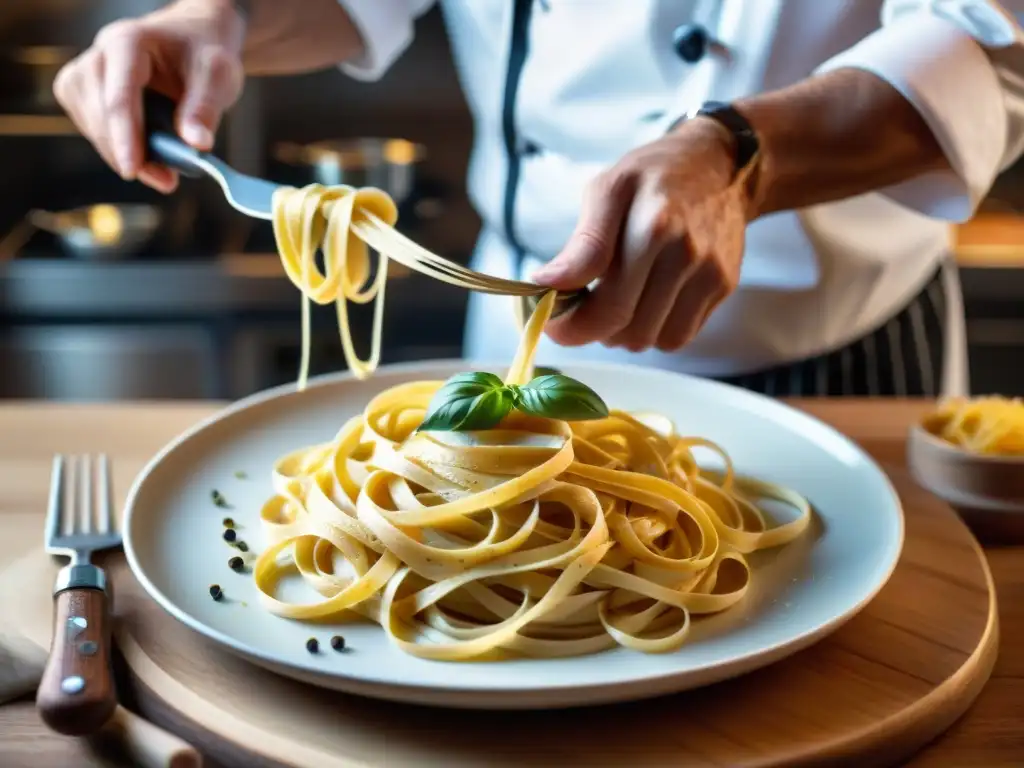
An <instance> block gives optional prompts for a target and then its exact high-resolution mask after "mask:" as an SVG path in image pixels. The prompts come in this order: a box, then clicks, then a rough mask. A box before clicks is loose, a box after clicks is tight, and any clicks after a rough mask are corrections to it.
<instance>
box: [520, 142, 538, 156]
mask: <svg viewBox="0 0 1024 768" xmlns="http://www.w3.org/2000/svg"><path fill="white" fill-rule="evenodd" d="M517 149H518V150H519V155H520V156H521V157H536V156H537V155H539V154H540V153H541V152H543V151H544V150H543V149H542V148H541V146H540V144H538V143H537V142H535V141H530V140H529V139H523V140H521V141H520V142H519V146H518V147H517Z"/></svg>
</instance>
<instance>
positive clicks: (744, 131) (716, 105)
mask: <svg viewBox="0 0 1024 768" xmlns="http://www.w3.org/2000/svg"><path fill="white" fill-rule="evenodd" d="M695 117H706V118H709V119H711V120H714V121H715V122H717V123H718V124H719V125H721V126H723V127H724V128H725V129H726V130H727V131H729V133H730V134H732V137H733V139H734V140H735V142H736V172H737V173H738V172H739V171H742V170H743V169H744V168H746V167H747V165H749V164H750V161H751V160H753V159H754V158H755V157H756V156H757V153H758V152H759V151H760V149H761V142H760V140H759V139H758V137H757V131H755V130H754V126H752V125H751V124H750V122H749V121H748V120H747V118H745V117H744V116H743V115H742V114H741V113H740V112H739V110H737V109H736V108H735V107H734V106H732V105H731V104H726V103H725V102H721V101H706V102H704V103H703V104H701V105H700V106H699V107H697V108H696V109H694V110H691V111H690V112H688V113H687V114H686V115H685V116H683V118H682V119H681V120H679V121H677V123H676V124H677V125H678V123H680V122H682V121H683V120H692V119H693V118H695ZM673 127H675V126H674V125H673Z"/></svg>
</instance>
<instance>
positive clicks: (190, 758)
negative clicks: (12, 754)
mask: <svg viewBox="0 0 1024 768" xmlns="http://www.w3.org/2000/svg"><path fill="white" fill-rule="evenodd" d="M113 507H114V503H113V493H112V487H111V482H110V463H109V462H108V461H107V457H106V456H98V457H92V456H83V457H79V458H77V459H76V458H75V457H70V458H65V457H63V456H57V457H55V458H54V462H53V474H52V477H51V481H50V503H49V508H48V510H47V515H46V528H45V547H46V551H47V552H50V553H51V554H57V555H65V556H67V557H70V558H71V562H70V563H69V564H68V565H67V566H65V567H64V568H62V569H61V571H60V573H59V574H58V576H57V582H56V584H55V586H54V593H53V594H54V623H53V640H52V641H51V645H50V653H49V656H48V657H47V660H46V663H45V666H44V667H43V674H42V678H41V681H40V683H39V687H38V692H37V694H36V705H37V708H38V710H39V713H40V715H41V717H42V719H43V721H44V722H45V723H46V724H47V725H48V726H50V727H51V728H53V730H55V731H58V732H60V733H64V734H67V735H74V736H85V735H97V736H102V737H106V738H110V739H113V740H114V741H115V742H117V744H118V746H119V747H120V749H121V751H122V752H125V753H127V755H128V756H129V757H130V758H131V759H132V760H133V762H135V763H136V764H139V765H142V766H145V768H198V766H200V765H201V764H202V757H201V756H200V755H199V753H198V752H197V751H196V750H195V749H193V748H192V746H191V745H189V744H187V743H186V742H184V741H182V740H181V739H179V738H178V737H177V736H174V735H172V734H170V733H167V732H166V731H163V730H161V729H160V728H158V727H156V726H155V725H153V724H151V723H149V722H147V721H146V720H144V719H143V718H141V717H139V716H138V715H136V714H134V713H132V712H130V711H129V710H127V709H125V708H124V707H122V706H120V705H118V703H117V696H116V690H115V688H114V681H113V673H112V670H111V665H110V619H111V604H110V599H109V597H110V591H109V584H108V581H107V577H106V574H105V573H104V571H103V570H102V569H101V568H99V567H98V566H96V565H93V564H92V563H90V562H89V560H90V557H91V556H92V554H93V553H94V552H98V551H100V550H105V549H110V548H113V547H118V546H120V545H121V534H120V532H119V531H118V529H117V524H116V522H115V517H114V511H113ZM26 663H31V659H28V660H27V661H26Z"/></svg>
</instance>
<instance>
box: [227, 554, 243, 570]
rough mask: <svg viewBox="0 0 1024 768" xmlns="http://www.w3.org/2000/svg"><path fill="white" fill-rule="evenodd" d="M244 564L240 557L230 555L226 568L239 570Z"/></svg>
mask: <svg viewBox="0 0 1024 768" xmlns="http://www.w3.org/2000/svg"><path fill="white" fill-rule="evenodd" d="M244 565H245V562H244V561H243V560H242V558H240V557H232V558H231V559H230V560H228V568H230V569H231V570H232V571H240V570H242V567H243V566H244Z"/></svg>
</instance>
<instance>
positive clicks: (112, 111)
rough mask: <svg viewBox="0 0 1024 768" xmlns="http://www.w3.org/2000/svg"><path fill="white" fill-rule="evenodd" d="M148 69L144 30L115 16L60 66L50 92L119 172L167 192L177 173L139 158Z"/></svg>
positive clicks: (149, 66) (141, 154)
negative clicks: (88, 45)
mask: <svg viewBox="0 0 1024 768" xmlns="http://www.w3.org/2000/svg"><path fill="white" fill-rule="evenodd" d="M151 75H152V59H151V57H150V55H149V53H148V52H147V50H146V43H145V38H144V34H143V32H141V31H138V30H136V28H135V27H134V26H133V24H132V23H131V22H117V23H115V24H111V25H109V26H108V27H105V28H104V29H103V30H102V31H101V32H100V34H99V35H97V38H96V44H95V45H94V46H93V47H92V48H90V49H89V50H87V51H86V52H84V53H83V54H81V55H80V56H78V57H77V58H75V59H74V60H72V61H70V62H68V64H67V65H66V66H65V67H63V68H62V69H61V71H60V72H59V73H58V74H57V77H56V78H55V79H54V82H53V92H54V95H55V96H56V98H57V101H58V103H59V104H60V105H61V106H62V107H63V108H64V111H65V112H67V114H68V117H70V118H71V121H72V122H73V123H74V124H75V127H76V128H77V129H78V130H79V131H80V132H81V133H82V135H83V136H85V138H87V139H88V140H89V142H90V143H91V144H92V145H93V147H95V149H96V151H97V152H98V153H99V154H100V156H101V157H102V158H103V159H104V160H105V161H106V162H107V164H108V165H110V167H111V168H113V169H114V170H115V171H116V172H117V173H118V174H119V175H121V176H122V177H123V178H125V179H132V178H138V179H139V180H140V181H142V182H144V183H146V184H148V185H149V186H151V187H154V188H155V189H158V190H159V191H161V192H170V191H172V190H173V189H174V187H175V186H176V185H177V176H176V174H174V173H173V172H172V171H169V170H168V169H166V168H155V167H153V166H151V165H145V164H144V161H143V158H144V149H143V143H142V141H143V139H142V105H141V89H142V87H143V86H144V84H145V83H146V82H147V81H148V80H149V78H150V76H151Z"/></svg>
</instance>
